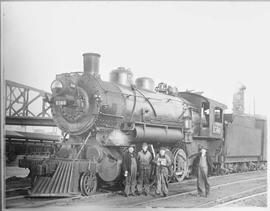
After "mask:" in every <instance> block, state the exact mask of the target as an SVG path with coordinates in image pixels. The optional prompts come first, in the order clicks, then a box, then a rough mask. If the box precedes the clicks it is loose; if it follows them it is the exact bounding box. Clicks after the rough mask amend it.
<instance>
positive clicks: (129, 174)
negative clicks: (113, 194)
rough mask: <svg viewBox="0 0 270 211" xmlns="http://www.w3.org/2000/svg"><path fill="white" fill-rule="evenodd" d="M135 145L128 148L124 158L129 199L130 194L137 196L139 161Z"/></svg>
mask: <svg viewBox="0 0 270 211" xmlns="http://www.w3.org/2000/svg"><path fill="white" fill-rule="evenodd" d="M134 148H135V146H134V145H130V146H129V147H128V150H127V152H125V154H124V157H123V170H124V176H125V177H126V181H125V195H126V197H128V196H129V195H130V194H131V195H132V196H135V188H136V184H137V181H136V176H137V161H136V156H135V152H134Z"/></svg>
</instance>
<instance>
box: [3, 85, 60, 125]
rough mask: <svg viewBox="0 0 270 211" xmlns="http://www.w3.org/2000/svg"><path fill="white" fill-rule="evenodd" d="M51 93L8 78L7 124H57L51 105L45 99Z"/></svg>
mask: <svg viewBox="0 0 270 211" xmlns="http://www.w3.org/2000/svg"><path fill="white" fill-rule="evenodd" d="M50 95H51V94H50V93H48V92H45V91H43V90H39V89H36V88H34V87H30V86H26V85H23V84H20V83H16V82H14V81H9V80H6V81H5V102H6V104H5V114H6V119H5V120H6V125H25V126H56V124H55V123H54V121H53V119H52V117H51V111H50V105H49V103H48V102H46V101H45V100H44V99H45V97H46V96H50Z"/></svg>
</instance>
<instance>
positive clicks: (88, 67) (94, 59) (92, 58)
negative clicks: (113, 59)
mask: <svg viewBox="0 0 270 211" xmlns="http://www.w3.org/2000/svg"><path fill="white" fill-rule="evenodd" d="M99 58H100V55H99V54H97V53H84V54H83V71H84V72H85V73H90V74H91V75H94V76H98V75H99Z"/></svg>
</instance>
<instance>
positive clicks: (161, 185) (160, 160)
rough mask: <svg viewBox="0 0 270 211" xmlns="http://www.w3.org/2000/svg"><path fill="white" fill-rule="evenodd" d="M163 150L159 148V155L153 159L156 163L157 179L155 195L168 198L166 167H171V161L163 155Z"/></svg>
mask: <svg viewBox="0 0 270 211" xmlns="http://www.w3.org/2000/svg"><path fill="white" fill-rule="evenodd" d="M165 150H166V149H165V148H164V147H161V148H160V151H159V154H157V157H156V159H155V162H156V165H157V167H156V177H157V179H156V180H157V189H156V194H157V195H160V194H161V193H162V194H163V196H165V197H166V196H168V193H169V191H168V173H169V171H168V167H169V166H170V165H171V159H170V157H169V156H168V155H166V154H165Z"/></svg>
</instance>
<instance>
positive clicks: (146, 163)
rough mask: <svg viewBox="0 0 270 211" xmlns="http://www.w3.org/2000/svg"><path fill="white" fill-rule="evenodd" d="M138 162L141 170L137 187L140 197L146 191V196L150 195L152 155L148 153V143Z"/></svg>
mask: <svg viewBox="0 0 270 211" xmlns="http://www.w3.org/2000/svg"><path fill="white" fill-rule="evenodd" d="M137 160H138V169H139V178H138V185H137V189H138V193H139V195H140V194H142V192H143V190H144V193H145V195H148V194H149V182H150V181H149V180H150V174H151V161H152V154H151V153H150V152H149V151H148V145H147V143H143V145H142V150H141V151H140V152H139V153H138V157H137Z"/></svg>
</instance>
